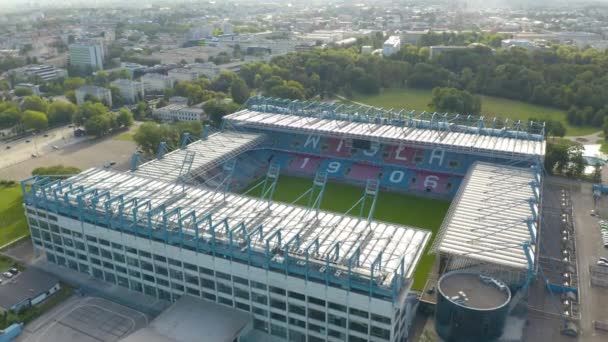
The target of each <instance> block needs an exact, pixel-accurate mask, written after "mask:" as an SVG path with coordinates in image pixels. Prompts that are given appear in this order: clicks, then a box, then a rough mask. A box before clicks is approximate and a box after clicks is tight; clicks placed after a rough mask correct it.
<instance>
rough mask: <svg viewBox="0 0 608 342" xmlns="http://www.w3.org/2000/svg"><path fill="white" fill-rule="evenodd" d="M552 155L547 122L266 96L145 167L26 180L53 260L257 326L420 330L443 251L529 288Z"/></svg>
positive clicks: (390, 333) (138, 158)
mask: <svg viewBox="0 0 608 342" xmlns="http://www.w3.org/2000/svg"><path fill="white" fill-rule="evenodd" d="M544 151H545V138H544V125H543V124H540V123H534V122H530V123H521V122H509V121H508V120H499V119H489V120H488V119H485V118H483V117H472V116H465V115H447V114H438V113H415V112H405V111H400V112H397V111H392V110H383V109H378V108H369V107H361V106H354V105H344V104H335V103H323V102H305V101H290V100H281V99H271V98H263V97H253V98H251V99H249V101H247V103H246V104H245V105H244V107H243V108H242V110H240V111H238V112H236V113H234V114H230V115H227V116H226V117H224V119H223V123H222V126H221V128H220V129H218V130H217V131H211V129H209V128H208V127H206V128H205V130H204V132H203V134H202V135H201V136H200V137H194V136H190V135H188V134H185V135H184V136H183V137H182V141H181V144H180V146H168V145H167V144H166V143H164V142H161V143H160V145H159V148H158V152H157V154H156V156H155V158H153V159H151V160H146V157H145V156H143V155H140V154H139V153H135V154H134V155H133V158H132V161H131V169H130V171H127V172H118V171H114V170H110V169H101V168H100V169H89V170H86V171H84V172H82V173H80V174H78V175H75V176H72V177H70V178H68V179H66V180H53V179H50V178H44V177H33V178H31V179H28V180H25V181H23V182H22V190H23V192H24V200H25V205H26V213H27V217H28V222H29V225H30V229H31V234H32V240H33V243H34V246H35V248H37V249H39V250H40V251H43V252H44V253H45V254H46V257H47V259H48V261H50V262H52V263H56V264H59V265H62V266H65V267H68V268H71V269H73V270H76V271H79V272H82V273H86V274H89V275H90V276H92V277H94V278H97V279H99V280H102V281H106V282H110V283H114V284H117V285H119V286H124V287H127V288H129V289H131V290H134V291H138V292H142V293H145V294H148V295H151V296H155V297H158V298H159V299H163V300H167V301H172V302H176V301H178V299H179V298H181V297H183V296H186V295H187V296H193V297H199V298H202V299H204V300H209V301H213V302H217V303H219V304H222V305H225V306H228V307H230V308H232V309H233V310H236V311H240V312H243V311H245V312H247V313H249V314H250V315H251V320H252V326H253V330H252V332H251V334H250V335H251V336H253V337H251V336H250V337H248V338H243V339H242V340H252V341H253V340H266V341H270V340H272V339H273V338H276V339H278V340H284V339H288V340H290V341H346V340H348V341H405V340H407V339H408V336H409V335H408V334H409V327H410V325H411V323H412V320H413V317H414V315H415V312H416V306H417V303H418V301H419V299H418V297H419V296H418V294H417V291H420V290H422V289H423V288H425V287H426V286H425V284H427V283H428V282H427V280H426V277H427V275H428V273H429V269H430V266H431V265H432V264H433V262H434V260H435V255H436V256H437V257H438V258H437V263H438V265H439V269H440V271H439V272H440V273H441V274H448V273H450V272H454V271H466V272H469V274H471V273H473V274H479V275H480V276H483V277H484V278H483V279H491V282H492V283H493V284H505V285H506V286H508V287H509V289H510V292H509V296H508V298H509V300H510V303H509V308H510V307H512V306H514V305H516V304H517V302H518V301H519V300H520V299H521V297H522V296H523V294H525V293H526V289H527V287H528V285H529V284H530V282H531V281H532V280H533V279H534V277H535V275H536V270H537V267H538V266H537V263H536V260H537V253H538V251H537V248H536V245H537V239H538V236H537V235H538V232H539V231H540V223H541V222H540V221H541V219H540V217H541V215H540V212H539V211H540V208H541V200H542V190H541V189H542V161H543V158H544ZM461 278H462V279H467V281H469V282H470V279H469V278H470V277H461ZM452 279H459V278H456V277H452ZM452 282H453V281H452ZM427 286H428V284H427ZM451 286H456V285H453V284H451ZM480 288H482V289H483V288H484V287H483V286H481V287H480ZM488 292H489V293H492V291H488ZM494 292H498V293H499V296H501V298H502V296H504V294H503V293H502V292H500V291H494ZM511 293H513V296H512V298H511ZM472 297H473V296H472ZM447 301H448V302H449V301H450V298H448V300H447ZM227 319H229V318H227ZM482 324H483V323H482ZM448 330H449V329H448Z"/></svg>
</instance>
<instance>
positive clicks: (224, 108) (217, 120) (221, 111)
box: [203, 100, 239, 127]
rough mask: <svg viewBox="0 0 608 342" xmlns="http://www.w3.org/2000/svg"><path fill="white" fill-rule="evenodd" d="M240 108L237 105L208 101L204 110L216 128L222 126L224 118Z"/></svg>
mask: <svg viewBox="0 0 608 342" xmlns="http://www.w3.org/2000/svg"><path fill="white" fill-rule="evenodd" d="M238 108H239V106H238V105H237V104H235V103H232V102H230V103H224V102H221V101H215V100H211V101H207V102H205V104H204V105H203V110H204V111H205V113H206V114H207V115H209V119H210V120H211V122H212V123H213V124H214V125H215V126H218V127H219V126H220V124H221V123H222V118H223V117H224V116H225V115H227V114H230V113H234V112H236V111H237V110H238Z"/></svg>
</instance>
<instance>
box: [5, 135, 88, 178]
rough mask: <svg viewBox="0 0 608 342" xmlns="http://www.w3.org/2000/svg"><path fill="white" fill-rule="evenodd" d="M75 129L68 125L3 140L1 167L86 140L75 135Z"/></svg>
mask: <svg viewBox="0 0 608 342" xmlns="http://www.w3.org/2000/svg"><path fill="white" fill-rule="evenodd" d="M73 131H74V128H73V127H69V126H67V125H66V126H62V127H57V128H53V129H50V130H48V131H45V132H42V133H39V134H36V135H30V136H27V137H23V138H21V139H18V140H13V141H5V142H1V143H0V155H1V156H2V158H0V169H1V168H4V167H8V166H11V165H15V164H18V163H21V162H23V161H26V160H29V159H31V158H37V157H39V156H44V155H46V154H49V153H51V152H52V151H54V150H60V149H63V148H65V147H66V146H70V145H73V144H77V143H79V142H82V141H84V140H85V138H76V137H74V132H73Z"/></svg>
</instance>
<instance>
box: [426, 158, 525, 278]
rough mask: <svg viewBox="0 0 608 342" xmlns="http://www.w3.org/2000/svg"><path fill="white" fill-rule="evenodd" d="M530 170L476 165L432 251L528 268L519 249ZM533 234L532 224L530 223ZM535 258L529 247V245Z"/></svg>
mask: <svg viewBox="0 0 608 342" xmlns="http://www.w3.org/2000/svg"><path fill="white" fill-rule="evenodd" d="M534 172H535V171H534V169H532V168H518V167H511V166H501V165H496V164H489V163H481V162H478V163H475V164H474V165H473V166H472V167H471V169H470V171H469V173H468V174H467V176H466V178H465V179H464V181H463V183H462V184H461V185H460V189H459V191H458V194H457V195H456V198H455V199H454V200H453V202H452V205H451V207H450V210H449V211H448V216H447V217H446V218H445V220H444V222H443V226H442V228H441V232H440V235H439V238H438V239H437V241H436V242H435V246H436V247H435V250H436V251H437V250H438V251H439V252H441V253H447V254H453V255H458V256H466V257H467V258H470V259H475V260H479V261H484V262H489V263H494V264H500V265H503V266H509V267H513V268H520V269H523V268H528V261H527V258H526V255H525V253H524V249H523V246H524V244H525V243H527V242H530V240H531V239H532V238H531V236H530V230H529V227H528V221H529V220H531V219H532V217H533V213H532V209H531V204H530V203H531V200H533V199H534V198H535V194H534V190H533V187H532V184H533V183H534V182H535V173H534ZM533 233H534V235H536V224H535V223H533ZM531 248H532V257H534V245H532V247H531Z"/></svg>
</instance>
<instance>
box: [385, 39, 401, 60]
mask: <svg viewBox="0 0 608 342" xmlns="http://www.w3.org/2000/svg"><path fill="white" fill-rule="evenodd" d="M399 50H401V38H400V37H399V36H390V37H388V39H387V40H386V41H385V42H384V44H383V45H382V55H383V56H387V57H388V56H390V55H392V54H394V53H395V52H397V51H399Z"/></svg>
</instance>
